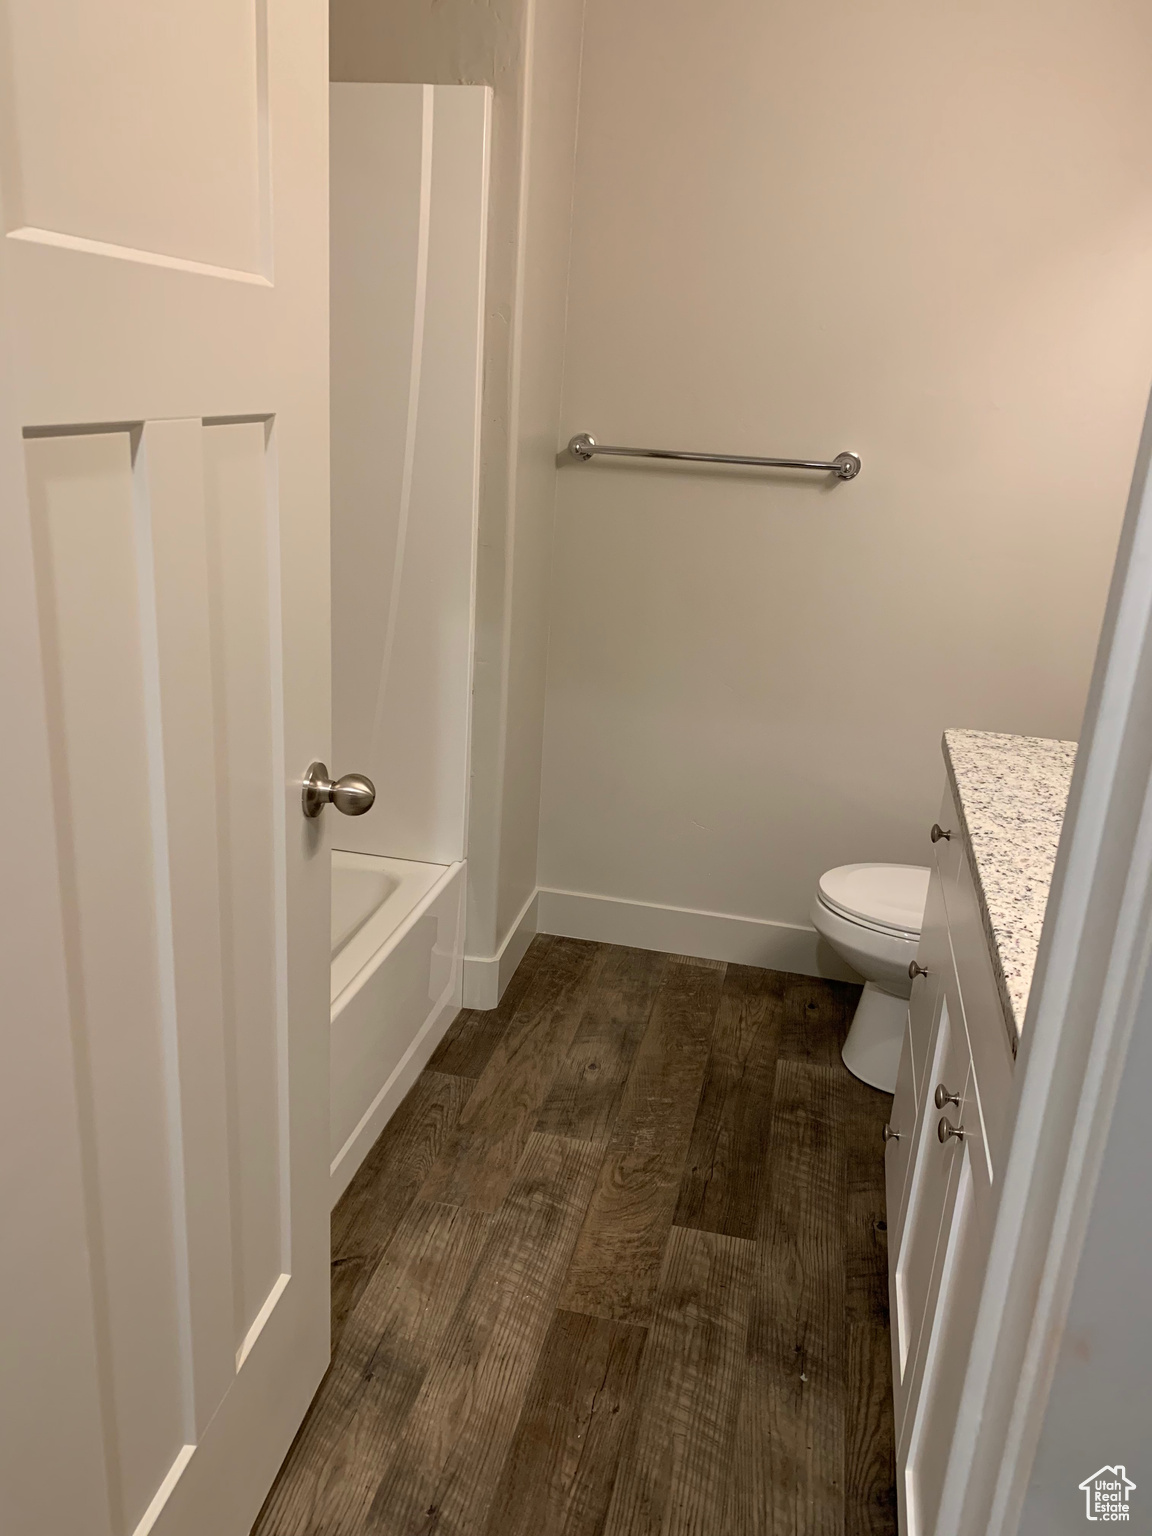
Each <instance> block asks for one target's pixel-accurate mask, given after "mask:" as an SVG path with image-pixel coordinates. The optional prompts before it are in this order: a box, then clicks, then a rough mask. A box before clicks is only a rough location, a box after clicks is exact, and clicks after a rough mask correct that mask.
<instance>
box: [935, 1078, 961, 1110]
mask: <svg viewBox="0 0 1152 1536" xmlns="http://www.w3.org/2000/svg"><path fill="white" fill-rule="evenodd" d="M946 1104H955V1105H956V1107H957V1108H959V1106H960V1095H959V1094H958V1093H949V1092H948V1090H947V1088H945V1086H944V1084H943V1083H937V1084H936V1108H937V1109H943V1108H944V1106H945V1105H946Z"/></svg>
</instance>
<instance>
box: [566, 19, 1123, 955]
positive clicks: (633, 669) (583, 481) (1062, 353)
mask: <svg viewBox="0 0 1152 1536" xmlns="http://www.w3.org/2000/svg"><path fill="white" fill-rule="evenodd" d="M1150 58H1152V10H1149V8H1148V7H1147V6H1146V5H1145V4H1143V3H1142V0H1139V3H1138V0H1103V3H1102V0H1075V3H1069V0H1065V3H1057V4H1052V5H1046V6H1043V7H1041V6H1038V5H1036V4H1034V3H1025V0H996V3H995V4H993V3H988V0H986V3H982V4H979V3H978V4H968V5H961V4H959V3H950V4H949V5H947V6H945V7H941V6H928V7H925V6H922V5H917V4H914V3H913V0H884V3H881V4H878V5H869V6H862V5H860V4H859V3H857V0H821V3H820V4H818V5H813V4H812V3H811V0H772V3H770V4H765V3H764V0H716V3H714V4H713V5H712V6H711V7H709V8H708V10H707V12H704V11H702V10H701V8H700V7H699V6H698V5H695V4H690V3H688V0H659V3H658V0H588V8H587V18H586V34H585V48H584V64H583V84H582V89H581V101H580V133H579V148H578V158H577V179H576V202H575V223H574V243H573V253H572V271H571V287H570V294H569V328H568V342H567V351H566V364H565V368H566V373H565V392H564V411H563V421H562V433H561V436H562V439H563V440H565V441H566V440H567V438H568V436H569V435H570V434H571V433H573V432H575V431H578V430H580V431H590V432H592V433H594V434H595V435H597V436H599V437H600V438H601V439H602V440H603V441H607V442H622V443H635V444H646V443H651V444H656V445H667V446H671V447H677V446H679V447H687V448H702V449H706V450H720V449H728V450H732V451H736V452H745V453H758V452H759V453H769V454H798V455H805V456H806V455H815V456H821V457H822V456H825V455H828V456H831V455H833V454H835V453H836V452H838V451H839V450H841V449H845V448H850V449H854V450H856V451H858V452H859V453H860V454H861V455H862V457H863V461H864V469H863V473H862V474H861V476H860V478H859V479H858V480H857V481H855V482H854V483H851V484H848V485H836V486H830V485H829V484H828V483H826V482H825V481H823V480H822V479H820V478H817V477H813V476H808V477H796V476H793V477H789V476H787V475H766V474H743V473H739V472H732V471H712V470H707V469H700V470H697V471H693V470H691V469H688V468H670V467H666V466H658V465H648V466H643V465H637V464H631V463H619V462H616V463H613V462H612V461H599V462H596V463H593V464H591V465H588V466H586V467H572V468H566V469H564V470H562V472H561V475H560V485H559V501H558V520H557V529H556V547H555V556H554V575H553V587H552V623H551V642H550V658H549V677H548V695H547V724H546V746H545V768H544V793H543V810H542V829H541V849H540V865H539V873H540V882H541V884H542V885H544V886H550V887H557V888H562V889H570V890H576V891H585V892H593V893H600V894H607V895H611V896H616V897H624V898H628V899H631V900H634V901H639V902H658V903H666V904H671V905H677V906H684V907H688V908H693V909H705V910H711V911H716V912H721V913H736V914H742V915H746V916H751V917H759V918H767V919H771V920H776V921H780V922H783V923H795V924H804V923H805V922H806V920H807V907H808V904H809V901H810V898H811V894H812V890H813V887H814V885H815V882H816V879H817V876H818V875H819V874H820V872H821V871H822V870H823V869H825V868H827V867H829V866H831V865H833V864H839V863H846V862H849V861H853V860H868V859H880V860H889V859H890V860H898V861H909V862H924V860H925V857H926V854H927V843H926V839H925V833H926V829H927V827H928V825H929V823H930V822H931V820H932V819H933V816H934V813H935V811H936V808H937V805H938V803H939V795H940V788H941V783H942V775H943V769H942V765H941V761H940V756H939V748H938V741H939V737H940V733H941V730H942V729H943V727H944V726H946V725H957V726H974V727H982V728H987V729H991V730H1003V731H1020V732H1034V733H1037V734H1041V735H1048V736H1075V735H1076V734H1077V731H1078V727H1079V722H1080V715H1081V710H1082V707H1083V701H1084V696H1085V692H1086V687H1087V680H1088V673H1089V667H1090V663H1091V658H1092V653H1093V647H1094V643H1095V638H1096V631H1097V626H1098V623H1099V620H1100V617H1101V613H1102V609H1103V602H1104V595H1105V588H1106V583H1107V579H1108V573H1109V569H1110V564H1111V560H1112V556H1113V552H1114V545H1115V539H1116V536H1117V532H1118V529H1119V522H1120V517H1121V513H1122V510H1123V504H1124V499H1125V494H1126V489H1127V481H1128V477H1129V474H1130V471H1131V464H1132V460H1133V455H1134V452H1135V447H1136V442H1137V437H1138V432H1139V426H1140V420H1141V415H1142V411H1143V406H1144V401H1145V397H1146V394H1147V390H1148V384H1149V379H1150V376H1152V92H1150V91H1149V90H1148V86H1147V71H1148V60H1149V59H1150Z"/></svg>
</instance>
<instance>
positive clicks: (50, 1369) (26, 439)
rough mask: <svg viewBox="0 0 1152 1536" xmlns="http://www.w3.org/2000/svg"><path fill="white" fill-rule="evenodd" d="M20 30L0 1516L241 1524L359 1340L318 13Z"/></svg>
mask: <svg viewBox="0 0 1152 1536" xmlns="http://www.w3.org/2000/svg"><path fill="white" fill-rule="evenodd" d="M0 41H2V43H3V49H2V51H0V196H2V207H0V213H2V218H3V230H2V238H0V279H2V285H3V286H2V302H3V315H2V321H0V325H2V330H0V350H2V362H3V368H4V380H3V387H4V394H3V399H2V402H0V488H2V493H3V499H2V507H0V519H2V528H3V540H2V548H0V555H2V557H0V680H2V681H0V688H2V700H0V702H2V713H0V720H2V722H3V725H2V739H3V741H4V743H5V747H4V754H5V757H6V759H7V763H8V765H9V774H10V792H9V796H8V804H7V807H6V811H5V814H4V818H3V833H2V842H0V847H2V855H0V857H2V860H3V869H2V880H0V889H2V897H0V901H2V904H3V910H2V912H0V933H2V939H0V943H2V944H3V966H4V969H3V982H2V993H0V997H2V1002H0V1007H2V1009H3V1058H4V1059H3V1064H2V1068H0V1096H2V1099H3V1102H2V1103H0V1127H2V1129H0V1137H2V1138H3V1147H2V1149H0V1153H2V1158H0V1169H2V1179H3V1185H2V1198H3V1210H2V1212H0V1230H2V1232H3V1239H2V1244H3V1246H2V1253H0V1266H2V1267H0V1350H2V1355H0V1480H2V1481H0V1528H2V1529H3V1530H4V1532H5V1533H6V1536H133V1533H136V1536H143V1533H144V1532H147V1531H154V1532H157V1533H163V1536H176V1533H180V1536H208V1533H212V1536H230V1533H237V1536H239V1533H242V1532H246V1531H247V1530H248V1529H249V1526H250V1524H251V1521H252V1519H253V1517H254V1516H255V1514H256V1512H257V1510H258V1508H259V1506H260V1503H261V1500H262V1498H263V1496H264V1494H265V1492H266V1490H267V1488H268V1486H269V1484H270V1482H271V1479H272V1478H273V1476H274V1474H275V1471H276V1468H277V1465H278V1463H279V1461H280V1460H281V1458H282V1457H283V1455H284V1453H285V1451H286V1450H287V1448H288V1445H289V1443H290V1441H291V1438H292V1435H293V1432H294V1430H295V1428H296V1426H297V1424H298V1423H299V1421H300V1418H301V1417H302V1415H303V1413H304V1411H305V1409H306V1407H307V1404H308V1401H309V1399H310V1397H311V1395H312V1392H313V1390H314V1388H315V1386H316V1383H317V1382H318V1380H319V1378H320V1376H321V1374H322V1372H323V1370H324V1367H325V1364H326V1362H327V1357H328V1325H327V1249H328V1241H327V1105H328V1096H327V1036H326V1027H327V1017H328V995H327V989H328V917H327V912H328V899H329V862H328V852H327V846H326V843H325V841H324V839H325V837H326V832H325V829H324V827H323V820H321V822H320V823H317V822H306V821H305V819H304V818H303V816H302V814H301V809H300V779H301V777H302V774H303V772H304V770H305V769H306V767H307V765H308V763H309V762H310V761H311V760H312V759H313V758H323V757H326V755H327V751H326V749H327V745H328V739H327V733H328V719H329V697H328V695H329V663H328V553H327V532H328V524H327V505H328V460H327V426H328V423H327V412H328V401H327V382H326V372H327V321H326V309H327V245H328V241H327V228H326V217H327V210H326V175H327V128H326V124H327V91H328V87H327V39H326V8H325V7H324V6H323V4H322V3H320V0H163V3H157V0H101V3H100V4H98V5H97V4H93V3H91V0H52V3H51V4H45V3H44V0H7V3H5V4H4V6H3V11H2V12H0Z"/></svg>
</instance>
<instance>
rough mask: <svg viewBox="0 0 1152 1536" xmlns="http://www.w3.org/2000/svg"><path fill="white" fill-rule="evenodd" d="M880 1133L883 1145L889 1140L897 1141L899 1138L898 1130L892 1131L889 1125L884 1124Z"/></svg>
mask: <svg viewBox="0 0 1152 1536" xmlns="http://www.w3.org/2000/svg"><path fill="white" fill-rule="evenodd" d="M880 1135H881V1137H882V1139H883V1141H884V1145H885V1146H887V1145H888V1143H889V1142H890V1141H899V1140H900V1132H899V1131H894V1130H893V1129H892V1127H891V1126H890V1125H886V1126H885V1127H884V1129H883V1130H882V1131H881V1132H880Z"/></svg>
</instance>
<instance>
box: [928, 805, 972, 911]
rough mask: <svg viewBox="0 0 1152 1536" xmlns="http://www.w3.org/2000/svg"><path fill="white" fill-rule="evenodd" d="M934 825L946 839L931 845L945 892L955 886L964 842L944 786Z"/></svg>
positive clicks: (954, 811)
mask: <svg viewBox="0 0 1152 1536" xmlns="http://www.w3.org/2000/svg"><path fill="white" fill-rule="evenodd" d="M936 825H937V826H938V827H939V828H940V830H941V831H942V832H946V833H947V834H948V835H947V836H946V837H940V838H937V840H936V841H935V842H934V843H933V844H932V857H933V860H934V862H935V865H936V868H937V869H938V870H939V871H940V877H941V879H942V880H943V882H944V887H945V890H947V889H948V888H949V887H950V886H952V885H953V884H955V881H956V876H957V875H958V874H959V872H960V865H961V863H962V861H963V859H964V841H963V838H962V836H961V833H960V817H959V815H958V814H957V811H956V806H955V804H954V803H953V800H952V791H951V790H950V789H949V788H948V786H947V785H945V786H944V798H943V800H941V802H940V814H939V816H938V817H937V818H936Z"/></svg>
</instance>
